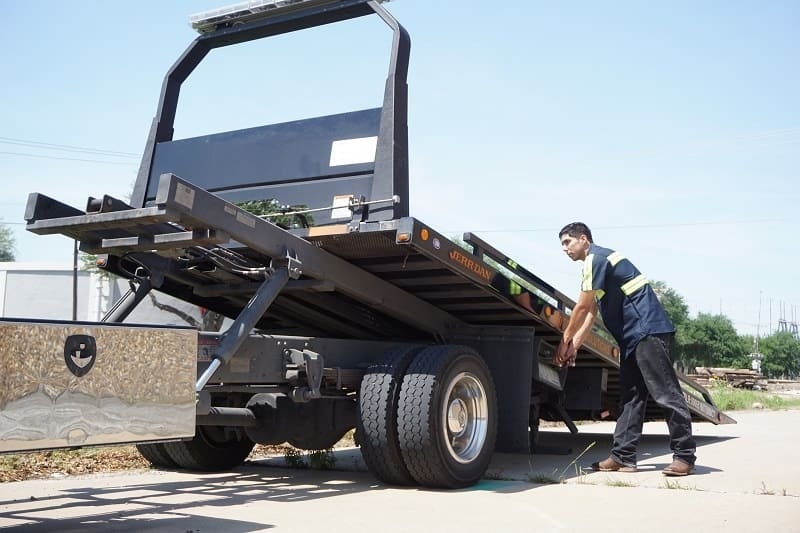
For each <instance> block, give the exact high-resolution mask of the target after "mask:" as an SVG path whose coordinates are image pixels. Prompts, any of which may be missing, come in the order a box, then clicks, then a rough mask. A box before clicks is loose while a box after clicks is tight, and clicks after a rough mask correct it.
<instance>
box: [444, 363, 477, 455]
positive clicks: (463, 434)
mask: <svg viewBox="0 0 800 533" xmlns="http://www.w3.org/2000/svg"><path fill="white" fill-rule="evenodd" d="M488 414H489V403H488V401H487V398H486V391H485V390H484V388H483V385H482V384H481V382H480V380H479V379H478V378H477V377H476V376H475V375H474V374H471V373H469V372H462V373H460V374H458V375H457V376H455V377H454V378H453V379H452V380H451V381H450V383H449V386H448V387H447V391H446V393H445V395H444V404H443V406H442V421H443V424H442V431H443V433H444V441H445V443H447V451H448V452H449V453H450V456H451V457H452V458H453V459H454V460H456V461H458V462H459V463H469V462H471V461H474V460H475V458H476V457H478V455H480V453H481V451H482V450H483V444H484V442H486V434H487V432H488V426H489V420H488Z"/></svg>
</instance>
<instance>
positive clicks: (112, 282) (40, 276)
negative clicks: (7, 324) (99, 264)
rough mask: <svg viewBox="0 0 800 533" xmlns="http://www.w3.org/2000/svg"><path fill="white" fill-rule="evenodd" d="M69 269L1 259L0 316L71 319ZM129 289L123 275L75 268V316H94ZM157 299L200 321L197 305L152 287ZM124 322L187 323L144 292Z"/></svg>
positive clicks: (90, 318)
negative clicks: (154, 302)
mask: <svg viewBox="0 0 800 533" xmlns="http://www.w3.org/2000/svg"><path fill="white" fill-rule="evenodd" d="M72 286H73V271H72V267H71V266H64V265H44V264H30V263H3V262H0V317H4V318H34V319H45V320H72V308H73V307H72V306H73V303H72V299H73V298H72V296H73V295H72ZM127 290H128V281H127V280H124V279H121V278H116V277H110V276H101V275H99V274H97V273H91V272H87V271H78V298H77V316H76V318H77V320H83V321H90V322H96V321H99V320H100V319H101V318H102V317H103V315H105V313H106V312H107V311H108V309H109V308H110V307H111V305H113V304H114V302H115V301H117V299H119V297H120V296H121V295H123V294H124V293H125V292H126V291H127ZM151 294H154V295H155V297H156V298H157V301H158V302H159V303H161V304H166V305H169V306H172V307H175V308H177V309H180V310H181V311H182V312H184V313H186V314H188V315H190V316H192V317H193V318H195V319H196V320H197V321H198V322H199V321H200V309H199V308H198V307H197V306H196V305H193V304H188V303H186V302H184V301H182V300H178V299H176V298H173V297H171V296H168V295H166V294H161V293H159V292H157V291H153V292H152V293H151ZM125 322H127V323H132V324H133V323H135V324H161V325H180V326H187V325H189V324H188V323H187V322H186V321H184V320H183V319H181V318H180V317H179V316H178V315H176V314H174V313H170V312H166V311H162V310H159V309H157V308H156V307H155V306H154V305H153V303H152V300H151V299H150V298H149V297H148V298H145V300H144V301H143V302H142V303H141V304H139V306H138V307H137V308H136V309H135V310H134V311H133V313H131V315H130V316H129V317H128V319H127V320H126V321H125Z"/></svg>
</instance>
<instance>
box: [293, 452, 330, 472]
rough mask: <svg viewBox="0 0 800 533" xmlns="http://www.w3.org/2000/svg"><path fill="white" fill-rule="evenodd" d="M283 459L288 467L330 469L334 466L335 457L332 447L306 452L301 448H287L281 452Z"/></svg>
mask: <svg viewBox="0 0 800 533" xmlns="http://www.w3.org/2000/svg"><path fill="white" fill-rule="evenodd" d="M283 459H284V460H285V461H286V466H288V467H289V468H311V469H313V470H331V469H332V468H333V467H334V466H336V457H335V456H334V455H333V449H332V448H329V449H327V450H316V451H311V452H308V453H307V454H306V452H305V451H303V450H298V449H296V448H287V449H286V450H284V452H283Z"/></svg>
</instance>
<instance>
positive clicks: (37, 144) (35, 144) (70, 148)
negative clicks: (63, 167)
mask: <svg viewBox="0 0 800 533" xmlns="http://www.w3.org/2000/svg"><path fill="white" fill-rule="evenodd" d="M0 144H15V145H19V146H28V147H31V148H45V149H48V150H63V151H66V152H80V153H87V154H96V155H107V156H111V157H139V156H140V154H135V153H133V152H120V151H116V150H104V149H102V148H89V147H86V146H74V145H71V144H55V143H46V142H41V141H31V140H28V139H17V138H14V137H0Z"/></svg>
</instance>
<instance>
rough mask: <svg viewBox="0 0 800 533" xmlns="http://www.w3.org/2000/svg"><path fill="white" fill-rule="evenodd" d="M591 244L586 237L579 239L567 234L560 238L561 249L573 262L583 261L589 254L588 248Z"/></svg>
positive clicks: (582, 236)
mask: <svg viewBox="0 0 800 533" xmlns="http://www.w3.org/2000/svg"><path fill="white" fill-rule="evenodd" d="M590 245H591V243H590V242H589V240H588V239H587V238H586V235H581V236H579V237H572V236H570V235H569V234H567V233H564V234H563V235H562V236H561V249H562V250H564V253H565V254H567V255H568V256H569V258H570V259H572V260H573V261H583V260H584V259H586V256H587V255H588V254H589V246H590Z"/></svg>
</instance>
